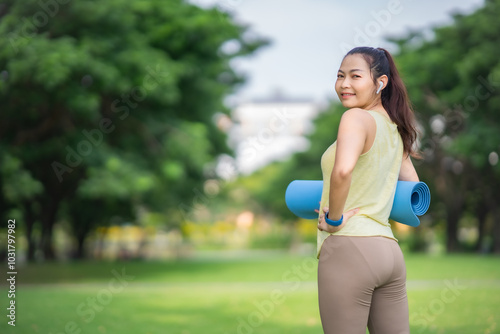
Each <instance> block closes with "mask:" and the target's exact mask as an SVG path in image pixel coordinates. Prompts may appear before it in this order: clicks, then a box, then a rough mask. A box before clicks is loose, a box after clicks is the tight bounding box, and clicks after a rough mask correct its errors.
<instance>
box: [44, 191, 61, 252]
mask: <svg viewBox="0 0 500 334" xmlns="http://www.w3.org/2000/svg"><path fill="white" fill-rule="evenodd" d="M49 196H50V195H49ZM59 203H60V199H58V198H50V199H48V200H47V201H43V200H42V217H41V221H42V240H41V245H40V247H41V249H42V252H43V256H44V259H45V260H55V258H56V254H55V251H54V245H53V242H52V236H53V230H54V223H55V220H56V216H57V211H58V209H59Z"/></svg>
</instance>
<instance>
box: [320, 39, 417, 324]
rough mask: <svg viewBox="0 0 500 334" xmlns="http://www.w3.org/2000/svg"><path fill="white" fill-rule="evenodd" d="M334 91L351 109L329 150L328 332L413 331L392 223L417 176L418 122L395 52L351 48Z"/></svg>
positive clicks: (323, 234) (324, 311)
mask: <svg viewBox="0 0 500 334" xmlns="http://www.w3.org/2000/svg"><path fill="white" fill-rule="evenodd" d="M335 90H336V92H337V94H338V96H339V98H340V101H341V102H342V105H343V106H344V107H347V108H349V109H348V110H347V111H346V112H345V113H344V114H343V115H342V118H341V121H340V125H339V131H338V135H337V140H336V142H335V143H333V144H332V145H331V146H330V147H329V148H328V149H327V150H326V151H325V153H324V154H323V156H322V158H321V168H322V172H323V184H324V187H323V194H322V198H321V205H320V211H319V212H320V213H321V214H320V215H319V223H318V230H319V231H318V258H319V265H318V295H319V308H320V315H321V322H322V325H323V330H324V332H325V333H327V334H350V333H353V334H365V333H366V327H367V326H368V329H369V331H370V334H396V333H397V334H403V333H409V332H410V329H409V321H408V300H407V296H406V267H405V263H404V258H403V254H402V252H401V249H400V248H399V245H398V243H397V240H396V238H394V235H393V233H392V230H391V226H390V224H389V214H390V211H391V208H392V202H393V199H394V193H395V189H396V183H397V181H398V180H405V181H418V175H417V173H416V171H415V168H414V167H413V164H412V162H411V159H410V156H417V152H415V151H414V143H415V140H416V138H417V130H416V123H415V117H414V114H413V111H412V109H411V107H410V103H409V100H408V95H407V92H406V88H405V86H404V84H403V82H402V80H401V78H400V76H399V73H398V71H397V69H396V66H395V64H394V61H393V59H392V56H391V55H390V54H389V52H388V51H386V50H384V49H381V48H378V49H376V48H371V47H358V48H354V49H353V50H351V51H349V52H348V53H347V55H346V56H345V57H344V59H343V61H342V64H341V66H340V69H339V70H338V75H337V81H336V83H335Z"/></svg>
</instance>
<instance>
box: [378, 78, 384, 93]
mask: <svg viewBox="0 0 500 334" xmlns="http://www.w3.org/2000/svg"><path fill="white" fill-rule="evenodd" d="M379 82H380V85H379V86H378V89H377V94H378V93H380V91H381V90H382V86H384V83H383V82H382V81H379Z"/></svg>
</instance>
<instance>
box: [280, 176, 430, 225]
mask: <svg viewBox="0 0 500 334" xmlns="http://www.w3.org/2000/svg"><path fill="white" fill-rule="evenodd" d="M322 191H323V181H318V180H295V181H292V182H291V183H290V184H289V185H288V187H287V189H286V193H285V202H286V205H287V206H288V209H290V211H292V212H293V213H294V214H295V215H297V216H299V217H301V218H305V219H317V218H318V213H317V212H315V211H314V210H319V202H320V201H321V193H322ZM430 202H431V192H430V190H429V187H428V186H427V185H426V184H425V183H424V182H410V181H398V183H397V185H396V193H395V194H394V202H393V204H392V210H391V214H390V215H389V218H390V219H392V220H395V221H397V222H399V223H402V224H406V225H410V226H418V225H420V220H419V219H418V217H417V216H422V215H423V214H425V213H426V212H427V209H429V205H430Z"/></svg>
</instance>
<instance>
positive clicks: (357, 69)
mask: <svg viewBox="0 0 500 334" xmlns="http://www.w3.org/2000/svg"><path fill="white" fill-rule="evenodd" d="M358 71H359V72H363V70H362V69H359V68H353V69H352V70H350V71H349V73H352V72H358ZM339 72H342V73H345V72H344V71H342V70H339Z"/></svg>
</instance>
